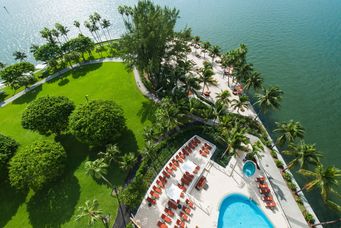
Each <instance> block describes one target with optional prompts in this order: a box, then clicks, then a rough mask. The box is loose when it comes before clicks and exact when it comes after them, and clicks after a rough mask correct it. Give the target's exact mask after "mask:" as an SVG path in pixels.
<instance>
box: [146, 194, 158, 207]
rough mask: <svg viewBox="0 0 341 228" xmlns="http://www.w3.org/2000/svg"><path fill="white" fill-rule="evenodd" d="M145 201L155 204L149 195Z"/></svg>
mask: <svg viewBox="0 0 341 228" xmlns="http://www.w3.org/2000/svg"><path fill="white" fill-rule="evenodd" d="M147 201H148V202H149V203H150V204H151V205H155V204H156V201H155V200H154V199H152V198H150V197H149V196H148V197H147Z"/></svg>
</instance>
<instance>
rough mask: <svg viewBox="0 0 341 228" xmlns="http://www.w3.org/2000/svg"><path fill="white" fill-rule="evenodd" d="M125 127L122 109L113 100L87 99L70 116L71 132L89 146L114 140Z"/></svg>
mask: <svg viewBox="0 0 341 228" xmlns="http://www.w3.org/2000/svg"><path fill="white" fill-rule="evenodd" d="M125 128H126V121H125V118H124V113H123V110H122V108H121V107H120V106H118V105H117V104H116V103H115V102H113V101H104V100H94V101H89V102H87V103H85V104H82V105H79V106H78V107H77V108H76V110H75V111H74V112H73V113H72V114H71V116H70V129H71V132H72V133H73V134H74V135H75V136H76V137H77V138H78V139H79V140H80V141H81V142H84V143H86V144H89V145H91V146H101V145H106V144H108V143H112V142H114V141H115V140H117V138H118V137H119V136H121V134H122V132H123V130H124V129H125Z"/></svg>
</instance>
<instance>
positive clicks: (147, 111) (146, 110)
mask: <svg viewBox="0 0 341 228" xmlns="http://www.w3.org/2000/svg"><path fill="white" fill-rule="evenodd" d="M156 107H157V104H156V103H154V102H151V101H144V102H143V103H142V107H141V109H140V110H139V111H138V113H137V115H138V116H139V117H140V118H141V123H144V122H146V120H149V121H151V122H154V121H155V115H154V113H155V109H156Z"/></svg>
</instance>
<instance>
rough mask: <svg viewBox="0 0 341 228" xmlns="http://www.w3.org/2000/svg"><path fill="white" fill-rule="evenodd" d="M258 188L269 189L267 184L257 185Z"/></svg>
mask: <svg viewBox="0 0 341 228" xmlns="http://www.w3.org/2000/svg"><path fill="white" fill-rule="evenodd" d="M258 188H269V186H268V185H267V184H259V185H258Z"/></svg>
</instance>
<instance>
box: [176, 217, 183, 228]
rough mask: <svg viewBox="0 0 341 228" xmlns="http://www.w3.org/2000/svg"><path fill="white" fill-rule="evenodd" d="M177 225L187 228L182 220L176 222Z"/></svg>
mask: <svg viewBox="0 0 341 228" xmlns="http://www.w3.org/2000/svg"><path fill="white" fill-rule="evenodd" d="M176 225H178V226H179V227H180V228H185V223H184V222H183V221H181V220H179V219H178V220H176Z"/></svg>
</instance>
